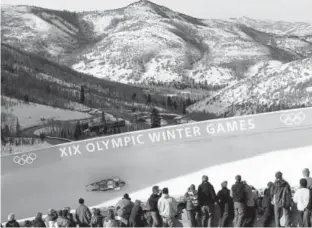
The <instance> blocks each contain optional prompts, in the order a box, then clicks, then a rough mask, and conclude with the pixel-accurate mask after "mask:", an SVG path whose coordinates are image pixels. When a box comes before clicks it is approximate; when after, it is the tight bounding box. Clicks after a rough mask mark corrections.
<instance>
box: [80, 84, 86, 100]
mask: <svg viewBox="0 0 312 228" xmlns="http://www.w3.org/2000/svg"><path fill="white" fill-rule="evenodd" d="M84 101H85V94H84V88H83V86H81V88H80V103H81V104H83V103H84Z"/></svg>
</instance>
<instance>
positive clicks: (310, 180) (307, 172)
mask: <svg viewBox="0 0 312 228" xmlns="http://www.w3.org/2000/svg"><path fill="white" fill-rule="evenodd" d="M302 175H303V178H305V179H306V180H307V188H308V189H312V177H310V170H309V169H308V168H305V169H303V171H302Z"/></svg>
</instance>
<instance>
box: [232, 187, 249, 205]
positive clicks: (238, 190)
mask: <svg viewBox="0 0 312 228" xmlns="http://www.w3.org/2000/svg"><path fill="white" fill-rule="evenodd" d="M232 196H233V201H234V202H237V203H246V200H247V196H246V193H245V185H244V184H243V183H242V182H236V183H235V184H234V185H233V186H232Z"/></svg>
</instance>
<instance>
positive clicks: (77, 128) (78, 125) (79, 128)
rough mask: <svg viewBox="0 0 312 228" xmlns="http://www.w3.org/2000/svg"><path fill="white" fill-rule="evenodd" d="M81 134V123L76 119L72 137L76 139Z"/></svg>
mask: <svg viewBox="0 0 312 228" xmlns="http://www.w3.org/2000/svg"><path fill="white" fill-rule="evenodd" d="M81 135H82V130H81V125H80V122H79V121H78V122H77V124H76V128H75V132H74V139H75V140H78V139H79V138H80V136H81Z"/></svg>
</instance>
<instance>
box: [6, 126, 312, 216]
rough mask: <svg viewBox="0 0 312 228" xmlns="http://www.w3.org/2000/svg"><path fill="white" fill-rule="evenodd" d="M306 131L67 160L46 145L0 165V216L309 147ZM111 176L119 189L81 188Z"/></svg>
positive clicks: (105, 196) (103, 197)
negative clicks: (20, 162)
mask: <svg viewBox="0 0 312 228" xmlns="http://www.w3.org/2000/svg"><path fill="white" fill-rule="evenodd" d="M311 135H312V128H305V129H300V130H298V129H297V130H289V131H281V132H278V131H275V132H263V133H257V134H250V135H240V136H228V137H220V138H217V137H216V138H211V137H210V138H207V139H205V138H204V139H196V140H195V139H194V140H192V141H187V142H180V143H168V144H164V145H161V146H160V145H159V144H154V145H149V146H144V145H142V146H140V147H137V146H133V147H129V148H127V149H122V148H119V149H115V150H107V151H103V152H101V153H87V154H82V155H81V156H73V157H70V158H68V159H60V158H59V154H55V153H54V152H55V151H54V152H53V153H51V151H53V150H52V149H51V151H49V149H47V151H45V152H44V153H42V154H41V155H40V156H41V157H38V160H37V162H36V163H34V164H32V165H31V166H27V167H26V166H25V167H23V168H21V167H20V168H18V169H17V168H14V167H10V165H9V164H8V161H4V160H2V162H4V163H2V164H5V165H3V166H2V167H1V169H2V178H1V191H2V195H1V197H2V201H1V206H2V210H1V216H2V218H4V217H6V216H7V214H8V213H11V212H15V213H16V216H17V218H18V219H20V218H25V217H31V216H34V215H35V214H36V213H37V212H38V211H41V212H43V213H46V212H47V210H48V209H49V208H55V209H60V208H63V207H64V206H70V207H72V208H75V207H76V206H77V199H78V198H80V197H83V198H84V199H85V200H86V204H87V205H96V204H99V203H102V202H106V201H108V200H111V199H114V198H116V197H121V196H122V195H123V194H124V193H126V192H127V193H131V192H134V191H138V190H140V189H143V188H146V187H149V186H152V185H154V184H155V183H159V182H161V181H165V180H168V179H172V178H177V177H179V176H183V175H187V174H189V173H193V172H196V171H199V170H202V169H204V168H208V167H211V166H214V165H219V164H224V163H226V162H233V161H238V160H241V159H244V158H250V157H253V156H257V155H260V154H266V153H268V152H270V151H272V150H281V149H288V148H296V147H301V146H307V145H311V144H312V141H311ZM2 159H9V158H2ZM11 163H12V165H17V164H13V162H11ZM249 168H250V169H252V167H249ZM233 175H234V174H233ZM116 176H117V177H120V178H122V179H124V180H125V181H126V183H127V184H126V186H125V187H124V188H123V189H121V191H118V192H86V191H85V188H84V186H85V185H87V184H89V183H92V182H95V181H99V180H101V179H105V178H110V177H116ZM183 191H184V189H183Z"/></svg>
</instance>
